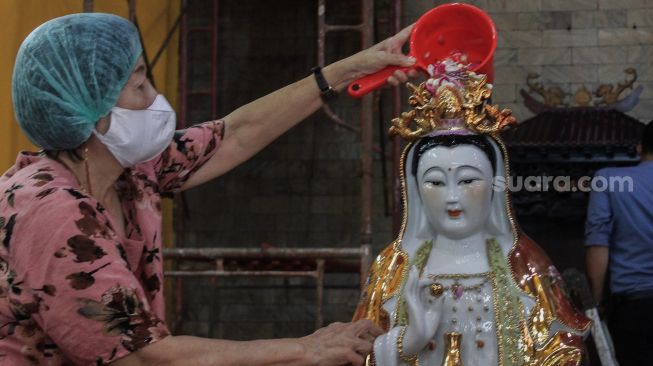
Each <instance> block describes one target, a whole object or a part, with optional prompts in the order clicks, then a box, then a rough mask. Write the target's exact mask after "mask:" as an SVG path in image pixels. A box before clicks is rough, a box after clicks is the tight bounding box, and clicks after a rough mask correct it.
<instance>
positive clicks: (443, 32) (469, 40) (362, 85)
mask: <svg viewBox="0 0 653 366" xmlns="http://www.w3.org/2000/svg"><path fill="white" fill-rule="evenodd" d="M409 45H410V52H409V53H408V55H409V56H412V57H414V58H415V60H416V62H415V64H414V65H413V66H411V67H399V66H388V67H386V68H385V69H383V70H381V71H378V72H376V73H374V74H370V75H366V76H364V77H362V78H360V79H358V80H356V81H354V82H353V83H351V84H350V85H349V89H348V90H349V94H350V95H351V96H353V97H355V98H360V97H362V96H364V95H365V94H367V93H369V92H371V91H374V90H376V89H378V88H379V87H381V86H383V85H384V84H385V83H386V81H387V79H388V77H390V76H391V75H392V74H393V73H394V72H395V70H403V71H404V72H408V71H409V70H421V71H423V72H426V68H427V67H428V65H431V64H433V63H435V62H436V61H441V60H443V59H445V58H447V57H448V56H450V55H451V54H452V53H453V52H456V51H460V52H462V53H465V54H467V58H468V62H470V63H471V64H472V65H471V70H472V71H475V72H478V73H481V74H487V76H488V81H489V82H492V80H493V79H494V67H493V64H492V58H493V56H494V50H495V49H496V47H497V31H496V28H495V27H494V22H492V19H491V18H490V16H489V15H487V14H486V13H485V12H484V11H483V10H481V9H479V8H477V7H475V6H472V5H469V4H461V3H452V4H444V5H440V6H438V7H436V8H433V9H431V10H429V11H428V12H427V13H425V14H424V15H422V16H421V17H420V18H419V19H418V20H417V23H415V27H414V28H413V30H412V32H411V34H410V43H409Z"/></svg>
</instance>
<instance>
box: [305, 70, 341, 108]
mask: <svg viewBox="0 0 653 366" xmlns="http://www.w3.org/2000/svg"><path fill="white" fill-rule="evenodd" d="M311 72H312V73H313V76H315V81H316V82H317V87H318V88H320V96H321V97H322V100H323V101H325V102H329V101H331V100H334V99H335V98H336V97H338V92H337V91H336V90H335V89H334V88H333V87H332V86H331V85H329V83H328V82H327V81H326V79H324V75H322V68H321V67H320V66H315V67H314V68H312V69H311Z"/></svg>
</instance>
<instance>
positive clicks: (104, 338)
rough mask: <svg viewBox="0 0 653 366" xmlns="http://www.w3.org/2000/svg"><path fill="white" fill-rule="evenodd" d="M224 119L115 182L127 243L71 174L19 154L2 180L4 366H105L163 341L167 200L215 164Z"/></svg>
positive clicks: (183, 136) (195, 130)
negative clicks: (164, 212)
mask: <svg viewBox="0 0 653 366" xmlns="http://www.w3.org/2000/svg"><path fill="white" fill-rule="evenodd" d="M223 132H224V124H223V122H222V121H213V122H207V123H204V124H201V125H197V126H194V127H191V128H189V129H187V130H183V131H177V133H176V134H175V137H174V139H173V141H172V143H171V144H170V146H169V148H168V149H166V150H165V151H164V152H163V153H162V154H161V155H159V156H158V157H157V158H155V159H153V160H151V161H149V162H146V163H143V164H139V165H138V166H136V167H134V168H132V169H126V170H125V172H124V173H123V174H122V176H121V177H120V178H119V180H118V182H117V183H116V188H117V190H118V194H119V195H120V197H121V200H122V202H123V207H122V208H123V214H124V217H125V230H126V237H125V238H121V237H118V235H116V233H115V231H114V229H113V228H114V223H113V222H112V218H111V215H108V214H107V212H106V210H105V208H104V207H103V206H102V205H101V204H100V203H99V202H98V201H97V200H95V199H94V198H93V197H91V196H88V195H86V194H85V193H83V192H82V191H81V190H80V188H79V184H78V183H77V180H76V178H75V177H74V175H73V174H72V173H71V172H70V171H69V170H68V169H67V168H66V167H65V166H64V165H62V164H61V163H59V162H57V161H56V160H52V159H50V158H48V157H46V156H44V155H42V154H37V153H21V154H19V156H18V158H17V161H16V164H15V165H14V166H13V167H12V168H11V169H10V170H9V171H7V173H5V174H4V175H3V176H2V177H0V243H1V245H0V365H12V366H20V365H71V364H73V365H102V364H106V363H108V362H111V361H113V360H116V359H119V358H121V357H124V356H125V355H127V354H129V353H130V352H134V351H136V350H138V349H140V348H142V347H144V346H146V345H148V344H150V343H153V342H156V341H158V340H160V339H163V338H164V337H166V336H167V335H168V334H169V332H168V329H167V327H166V325H165V322H164V315H165V312H164V299H163V294H162V290H163V288H162V283H163V264H162V258H161V251H162V241H161V195H162V194H166V193H172V192H175V191H177V190H179V189H180V188H181V187H182V186H183V184H184V182H186V180H187V179H188V178H189V177H190V176H191V175H192V174H193V173H194V172H195V171H197V170H198V169H199V168H200V167H201V166H202V165H203V164H204V163H205V162H206V161H208V159H209V158H210V157H211V156H213V154H214V153H215V151H216V149H217V148H218V147H219V145H220V143H221V141H222V136H223Z"/></svg>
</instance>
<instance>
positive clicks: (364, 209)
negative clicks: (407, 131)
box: [360, 0, 374, 245]
mask: <svg viewBox="0 0 653 366" xmlns="http://www.w3.org/2000/svg"><path fill="white" fill-rule="evenodd" d="M361 8H362V24H364V25H365V27H362V32H361V47H362V49H367V48H369V47H372V46H373V45H374V0H362V6H361ZM360 114H361V117H360V119H361V245H369V244H371V243H372V177H373V169H374V166H373V163H374V161H373V155H372V154H373V151H372V146H373V143H374V133H373V130H372V128H373V125H372V119H373V116H374V110H373V95H371V94H368V95H366V96H364V97H363V98H362V100H361V113H360Z"/></svg>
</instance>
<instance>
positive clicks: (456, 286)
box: [428, 271, 492, 348]
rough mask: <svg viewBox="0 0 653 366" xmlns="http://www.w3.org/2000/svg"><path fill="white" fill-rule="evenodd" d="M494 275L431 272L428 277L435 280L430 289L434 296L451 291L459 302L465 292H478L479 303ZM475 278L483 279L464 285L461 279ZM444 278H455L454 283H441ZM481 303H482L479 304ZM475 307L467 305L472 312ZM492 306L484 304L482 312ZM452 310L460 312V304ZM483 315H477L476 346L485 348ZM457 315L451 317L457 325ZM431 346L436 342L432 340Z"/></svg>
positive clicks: (452, 295)
mask: <svg viewBox="0 0 653 366" xmlns="http://www.w3.org/2000/svg"><path fill="white" fill-rule="evenodd" d="M491 276H492V272H491V271H488V272H482V273H469V274H467V273H465V274H429V275H428V278H429V279H430V280H432V281H434V282H433V283H432V284H431V285H430V286H429V289H430V291H431V295H433V297H436V298H437V297H440V296H442V295H443V294H444V293H445V292H448V291H451V298H452V299H453V300H454V301H455V302H456V303H458V301H459V300H460V298H461V297H462V296H463V295H464V294H465V293H470V292H471V293H476V300H477V302H478V303H481V302H482V301H483V299H482V296H481V292H482V290H483V287H484V286H485V285H486V284H487V283H489V282H490V279H491ZM473 279H480V280H481V281H480V282H478V283H475V284H472V285H463V284H462V283H461V281H463V280H473ZM443 280H453V283H452V284H451V285H449V286H445V285H443V284H442V283H441V281H443ZM479 305H480V304H479ZM474 308H475V307H474V306H472V305H468V306H467V310H468V311H469V312H470V313H471V312H473V311H474V310H475V309H474ZM489 310H490V307H489V306H488V305H486V304H484V305H483V311H482V313H487V312H489ZM452 311H453V313H457V312H458V306H457V305H453V306H452ZM482 320H483V319H482V317H481V314H479V313H477V316H476V326H475V328H476V336H475V338H476V346H477V347H478V348H483V347H484V346H485V342H484V341H483V340H482V339H481V337H480V336H481V333H482V332H483V326H482ZM457 321H458V320H457V317H456V316H454V317H453V318H452V319H451V322H452V323H453V324H454V325H455V324H456V323H457ZM429 347H430V348H434V347H435V342H432V344H430V345H429Z"/></svg>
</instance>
